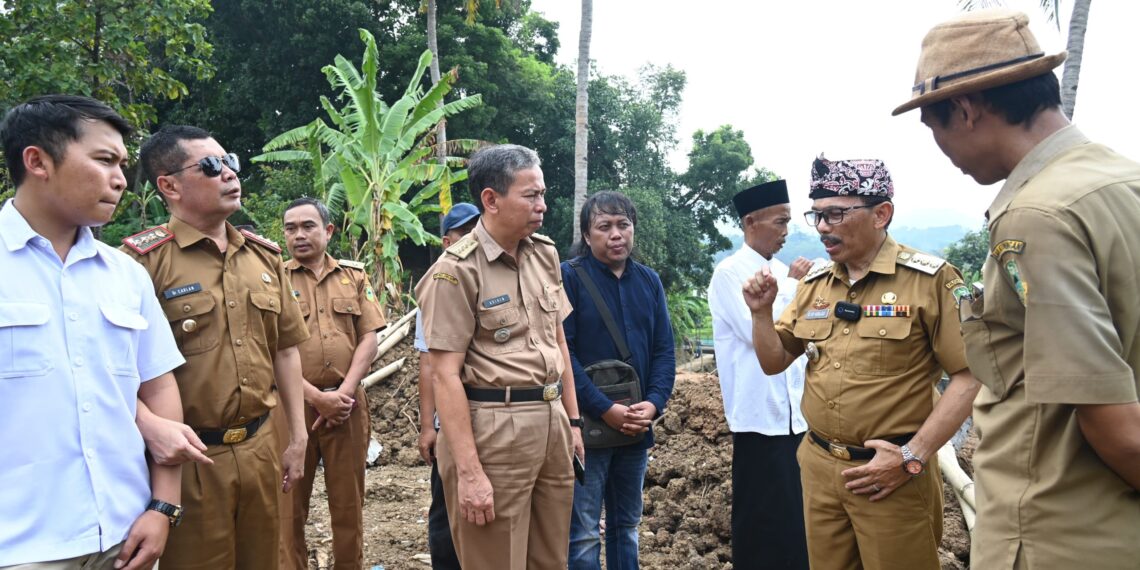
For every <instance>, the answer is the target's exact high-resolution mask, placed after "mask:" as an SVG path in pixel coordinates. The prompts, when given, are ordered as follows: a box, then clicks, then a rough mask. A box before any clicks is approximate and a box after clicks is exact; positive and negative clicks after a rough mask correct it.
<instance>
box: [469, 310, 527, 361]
mask: <svg viewBox="0 0 1140 570" xmlns="http://www.w3.org/2000/svg"><path fill="white" fill-rule="evenodd" d="M476 320H477V321H478V322H479V327H478V328H477V329H476V330H475V338H474V343H475V346H477V347H478V348H479V349H480V350H482V351H483V352H486V353H487V354H507V353H510V352H518V351H520V350H522V349H523V347H525V346H526V340H527V338H526V337H527V333H528V332H529V331H528V330H527V329H528V327H526V326H525V325H524V324H523V322H522V319H521V318H520V314H519V309H518V306H517V305H514V304H511V305H503V306H501V307H495V308H494V309H490V310H486V311H479V314H478V315H476Z"/></svg>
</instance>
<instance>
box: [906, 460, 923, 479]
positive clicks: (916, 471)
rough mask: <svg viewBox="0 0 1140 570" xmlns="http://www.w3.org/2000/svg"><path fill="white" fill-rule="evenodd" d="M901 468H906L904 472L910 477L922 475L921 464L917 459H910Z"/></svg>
mask: <svg viewBox="0 0 1140 570" xmlns="http://www.w3.org/2000/svg"><path fill="white" fill-rule="evenodd" d="M903 467H904V468H906V472H907V473H910V474H911V475H921V474H922V462H921V461H919V460H917V459H911V460H909V461H907V462H906V464H905V465H903Z"/></svg>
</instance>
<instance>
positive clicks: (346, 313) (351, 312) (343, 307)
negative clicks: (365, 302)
mask: <svg viewBox="0 0 1140 570" xmlns="http://www.w3.org/2000/svg"><path fill="white" fill-rule="evenodd" d="M332 307H333V325H335V326H336V330H338V331H340V332H342V333H344V334H353V333H355V332H356V319H357V317H359V316H360V303H358V302H357V300H356V299H355V298H353V297H333V298H332Z"/></svg>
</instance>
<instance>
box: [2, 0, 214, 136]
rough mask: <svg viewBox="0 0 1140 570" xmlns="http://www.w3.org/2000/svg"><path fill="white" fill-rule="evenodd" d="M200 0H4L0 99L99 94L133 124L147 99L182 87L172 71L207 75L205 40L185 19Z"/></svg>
mask: <svg viewBox="0 0 1140 570" xmlns="http://www.w3.org/2000/svg"><path fill="white" fill-rule="evenodd" d="M209 13H210V3H209V1H208V0H164V1H163V2H131V1H128V0H57V1H47V0H10V1H7V2H4V9H3V10H0V38H4V41H3V42H0V76H3V77H4V83H5V87H6V89H5V91H4V92H3V94H0V106H5V107H6V106H10V105H13V104H16V103H19V102H20V101H23V100H25V99H27V98H29V97H32V96H35V95H42V94H45V93H75V94H81V95H88V96H91V97H94V98H96V99H99V100H101V101H103V102H105V103H107V104H108V105H110V106H111V107H114V108H115V109H117V110H118V111H119V112H120V113H121V114H122V115H123V116H124V117H126V118H127V119H128V120H129V121H131V123H133V124H134V125H136V126H139V127H142V128H147V127H149V125H151V124H152V123H153V122H154V121H155V119H156V114H155V107H154V103H155V102H156V101H159V100H162V99H169V100H177V99H180V98H182V97H184V96H186V95H187V94H188V93H189V91H188V88H187V87H186V85H185V84H184V83H183V82H182V81H180V80H179V79H176V78H175V77H174V74H176V73H183V74H187V75H191V76H193V77H195V78H196V79H198V80H199V81H204V80H207V79H209V78H210V77H212V76H213V73H214V67H213V66H212V65H211V63H210V55H211V52H212V49H213V48H212V46H211V45H210V43H209V42H207V41H206V29H205V27H204V26H203V25H202V24H200V23H194V22H191V20H193V19H200V18H205V17H206V15H207V14H209Z"/></svg>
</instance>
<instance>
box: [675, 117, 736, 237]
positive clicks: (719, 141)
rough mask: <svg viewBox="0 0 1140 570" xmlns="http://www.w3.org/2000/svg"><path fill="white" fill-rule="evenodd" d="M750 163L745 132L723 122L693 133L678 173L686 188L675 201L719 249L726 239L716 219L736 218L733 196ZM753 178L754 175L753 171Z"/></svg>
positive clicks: (721, 220)
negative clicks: (684, 163)
mask: <svg viewBox="0 0 1140 570" xmlns="http://www.w3.org/2000/svg"><path fill="white" fill-rule="evenodd" d="M750 166H752V148H751V147H750V146H749V145H748V142H747V141H745V140H744V132H743V131H738V130H736V129H733V128H732V126H731V125H723V126H721V127H720V128H718V129H716V130H715V131H712V132H709V133H705V132H704V131H697V132H696V133H693V149H692V150H691V151H689V169H688V170H687V171H685V173H684V174H683V175H682V176H681V183H682V184H683V185H684V186H685V190H684V192H683V193H682V195H681V196H680V197H679V198H678V200H677V205H678V206H680V207H681V208H682V209H684V210H689V211H691V212H692V215H693V217H694V218H695V220H696V223H697V227H698V228H700V230H701V233H702V235H703V236H704V238H705V240H706V241H707V242H708V243H709V245H711V246H712V250H713V251H718V250H721V249H724V248H726V247H728V246H729V241H728V239H727V238H725V237H724V236H723V235H722V234H721V233H720V231H719V230H718V229H717V228H716V223H717V222H727V221H730V220H734V219H735V218H736V211H735V210H733V207H732V196H733V195H735V194H736V192H737V191H739V190H740V188H741V186H742V183H743V182H744V180H745V178H744V172H745V171H746V170H747V169H748V168H749V167H750ZM753 177H754V178H755V175H753Z"/></svg>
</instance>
